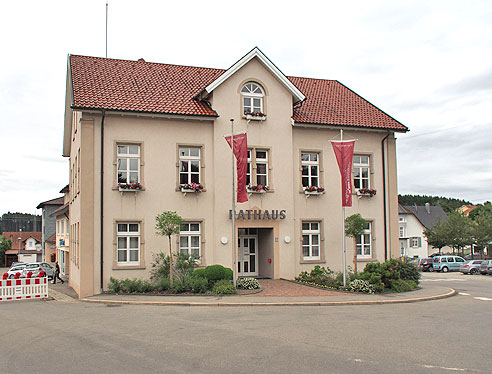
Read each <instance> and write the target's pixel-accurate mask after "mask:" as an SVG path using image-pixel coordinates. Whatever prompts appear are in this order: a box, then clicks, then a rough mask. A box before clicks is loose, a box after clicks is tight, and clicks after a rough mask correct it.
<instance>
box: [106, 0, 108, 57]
mask: <svg viewBox="0 0 492 374" xmlns="http://www.w3.org/2000/svg"><path fill="white" fill-rule="evenodd" d="M106 58H108V0H106Z"/></svg>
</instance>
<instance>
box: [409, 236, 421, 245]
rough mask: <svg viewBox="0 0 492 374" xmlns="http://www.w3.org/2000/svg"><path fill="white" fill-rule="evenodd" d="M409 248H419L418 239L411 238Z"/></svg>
mask: <svg viewBox="0 0 492 374" xmlns="http://www.w3.org/2000/svg"><path fill="white" fill-rule="evenodd" d="M410 246H411V247H420V238H412V239H411V242H410Z"/></svg>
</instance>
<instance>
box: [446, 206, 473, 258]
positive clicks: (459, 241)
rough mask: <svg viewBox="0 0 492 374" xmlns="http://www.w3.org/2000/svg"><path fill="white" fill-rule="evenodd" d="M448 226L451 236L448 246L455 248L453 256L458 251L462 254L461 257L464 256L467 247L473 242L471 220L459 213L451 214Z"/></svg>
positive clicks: (447, 222)
mask: <svg viewBox="0 0 492 374" xmlns="http://www.w3.org/2000/svg"><path fill="white" fill-rule="evenodd" d="M446 225H447V231H448V235H449V236H448V239H449V243H448V245H450V246H451V247H452V248H453V254H454V253H455V251H456V250H458V253H460V252H461V255H463V254H464V253H463V251H464V248H465V246H467V245H469V244H470V243H472V241H473V240H472V234H471V227H470V219H469V218H468V217H466V216H464V215H462V214H459V213H458V212H451V213H450V214H449V215H448V219H447V221H446Z"/></svg>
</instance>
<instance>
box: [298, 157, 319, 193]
mask: <svg viewBox="0 0 492 374" xmlns="http://www.w3.org/2000/svg"><path fill="white" fill-rule="evenodd" d="M301 166H302V187H307V186H316V187H319V154H318V153H313V152H306V153H304V152H303V153H301Z"/></svg>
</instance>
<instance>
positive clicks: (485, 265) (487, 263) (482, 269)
mask: <svg viewBox="0 0 492 374" xmlns="http://www.w3.org/2000/svg"><path fill="white" fill-rule="evenodd" d="M491 266H492V260H483V261H482V263H481V264H480V274H488V273H487V268H488V267H491Z"/></svg>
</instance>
